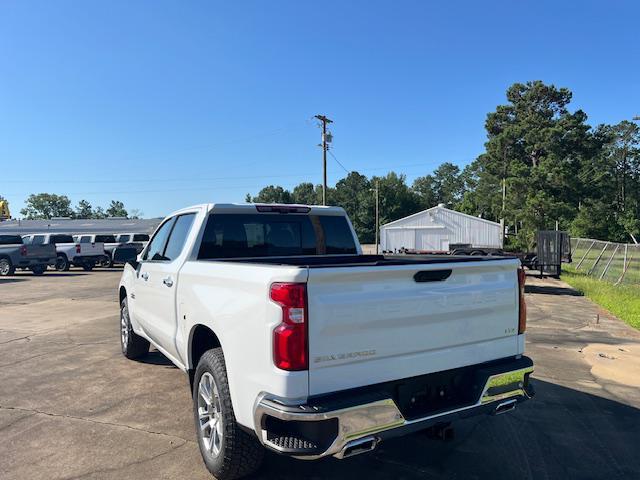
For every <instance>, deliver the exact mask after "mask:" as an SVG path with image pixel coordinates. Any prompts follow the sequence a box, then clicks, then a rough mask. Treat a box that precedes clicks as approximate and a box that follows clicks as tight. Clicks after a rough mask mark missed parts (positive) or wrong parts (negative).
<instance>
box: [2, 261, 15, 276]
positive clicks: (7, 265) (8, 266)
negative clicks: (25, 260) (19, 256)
mask: <svg viewBox="0 0 640 480" xmlns="http://www.w3.org/2000/svg"><path fill="white" fill-rule="evenodd" d="M15 271H16V267H14V266H13V264H12V263H11V260H9V259H8V258H0V277H7V276H9V275H13V274H14V273H15Z"/></svg>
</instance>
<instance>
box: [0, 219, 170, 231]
mask: <svg viewBox="0 0 640 480" xmlns="http://www.w3.org/2000/svg"><path fill="white" fill-rule="evenodd" d="M161 221H162V218H144V219H131V218H105V219H100V220H96V219H69V218H56V219H51V220H7V221H4V222H0V234H19V235H27V234H30V233H69V234H76V233H149V234H151V233H153V231H154V230H155V229H156V227H157V226H158V225H159V224H160V222H161Z"/></svg>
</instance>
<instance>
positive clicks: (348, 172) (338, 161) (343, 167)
mask: <svg viewBox="0 0 640 480" xmlns="http://www.w3.org/2000/svg"><path fill="white" fill-rule="evenodd" d="M329 155H331V156H332V157H333V159H334V160H335V161H336V163H337V164H338V165H340V166H341V167H342V169H343V170H344V171H345V172H347V175H349V174H350V173H351V172H350V171H349V170H347V169H346V168H345V166H344V165H342V164H341V163H340V160H338V159H337V158H336V156H335V155H334V154H333V152H332V151H331V150H329Z"/></svg>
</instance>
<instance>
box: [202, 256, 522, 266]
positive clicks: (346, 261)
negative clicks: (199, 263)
mask: <svg viewBox="0 0 640 480" xmlns="http://www.w3.org/2000/svg"><path fill="white" fill-rule="evenodd" d="M514 258H516V257H513V256H477V255H473V256H471V255H455V256H454V255H436V254H431V255H415V256H407V255H308V256H300V257H254V258H223V259H211V260H206V261H211V262H213V261H215V262H232V263H251V264H264V265H283V266H298V267H306V268H330V267H377V266H387V265H388V266H399V265H432V264H439V263H465V262H495V261H504V260H513V259H514Z"/></svg>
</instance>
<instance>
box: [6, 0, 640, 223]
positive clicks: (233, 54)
mask: <svg viewBox="0 0 640 480" xmlns="http://www.w3.org/2000/svg"><path fill="white" fill-rule="evenodd" d="M639 22H640V3H638V2H635V1H600V2H593V1H567V2H560V1H530V2H523V1H513V0H510V1H491V2H478V1H468V2H462V1H457V2H427V1H393V2H392V1H385V2H383V1H371V0H368V1H325V2H310V1H307V2H305V1H286V2H285V1H273V2H266V1H235V2H213V1H201V2H196V1H192V2H178V1H173V2H164V1H148V2H145V1H135V2H131V1H109V2H79V1H73V2H71V1H56V2H50V1H43V2H35V1H27V0H4V1H3V2H1V3H0V194H1V195H4V196H5V197H7V199H8V200H9V201H10V204H11V207H12V211H13V214H14V215H17V214H18V211H19V209H20V208H22V207H23V206H24V205H23V201H24V199H25V198H26V197H27V195H28V194H29V193H34V192H51V193H58V194H65V195H68V196H69V197H70V198H71V199H72V201H73V203H74V204H76V203H77V201H78V200H80V199H83V198H84V199H87V200H89V201H90V202H91V203H92V204H94V205H106V204H108V202H109V201H110V200H111V199H119V200H122V201H123V202H124V203H125V205H126V206H127V207H128V208H138V209H140V210H142V211H143V212H144V214H145V216H147V217H149V216H162V215H164V214H166V213H168V212H169V211H171V210H174V209H177V208H180V207H183V206H186V205H189V204H193V203H201V202H209V201H213V202H241V201H243V200H244V196H245V194H246V193H247V192H252V193H257V191H258V190H259V188H260V187H262V186H264V185H266V184H271V183H273V184H280V185H283V186H285V187H288V188H291V187H293V186H294V185H295V184H297V183H299V182H301V181H312V182H314V183H319V182H321V178H322V171H321V151H320V149H319V148H318V147H317V146H316V145H317V143H318V141H319V139H320V135H319V131H318V129H317V128H316V126H315V122H314V121H312V119H311V118H312V117H313V115H315V114H317V113H323V114H326V115H328V116H329V117H330V118H332V119H334V120H335V124H334V125H333V126H332V131H333V133H334V138H335V140H334V145H333V153H334V154H335V156H336V157H337V158H338V160H340V162H341V163H342V164H343V165H344V166H346V167H347V168H348V169H349V170H358V171H360V172H362V173H365V174H367V175H369V176H370V175H374V174H384V173H386V172H387V171H389V170H392V169H393V170H395V171H398V172H401V173H406V174H407V177H408V179H409V180H410V181H411V180H413V178H415V177H416V176H420V175H424V174H427V173H430V172H431V171H432V170H433V169H434V168H435V167H436V166H437V165H438V164H440V163H442V162H444V161H451V162H454V163H456V164H459V165H461V166H463V165H465V164H467V163H469V162H470V161H472V160H473V159H474V158H475V157H476V156H477V155H478V154H479V153H481V152H482V150H483V143H484V141H485V132H484V119H485V116H486V114H487V112H489V111H491V110H493V109H494V108H495V106H496V105H497V104H500V103H503V102H504V92H505V90H506V88H507V87H508V86H509V85H510V84H512V83H513V82H516V81H522V82H524V81H527V80H535V79H541V80H543V81H545V82H548V83H554V84H556V85H558V86H563V87H568V88H570V89H571V90H572V91H573V93H574V101H573V103H572V108H574V109H575V108H582V109H583V110H585V111H586V112H587V113H588V115H589V121H590V123H591V124H592V125H596V124H598V123H602V122H609V123H614V122H618V121H620V120H622V119H630V118H631V117H633V116H634V115H639V114H640V65H639V62H640V33H639V32H640V29H639V28H638V24H639ZM329 160H330V162H329V180H330V183H331V184H333V183H335V181H337V180H338V179H339V178H341V177H342V176H344V174H345V173H344V171H343V170H342V169H341V167H340V166H338V165H337V164H336V162H335V161H334V160H333V159H332V158H331V157H329Z"/></svg>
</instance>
